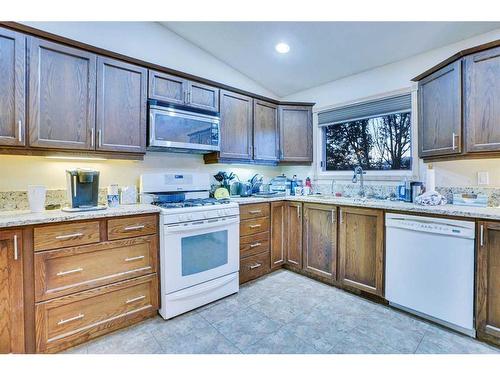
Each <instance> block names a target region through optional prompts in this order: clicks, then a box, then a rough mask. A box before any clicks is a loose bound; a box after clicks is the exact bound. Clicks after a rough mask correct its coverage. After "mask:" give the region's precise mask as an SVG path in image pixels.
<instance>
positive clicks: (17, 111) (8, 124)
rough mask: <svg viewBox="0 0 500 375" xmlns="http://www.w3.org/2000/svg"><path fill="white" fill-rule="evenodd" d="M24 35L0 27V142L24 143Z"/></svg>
mask: <svg viewBox="0 0 500 375" xmlns="http://www.w3.org/2000/svg"><path fill="white" fill-rule="evenodd" d="M25 77H26V37H25V36H24V35H23V34H19V33H17V32H14V31H10V30H7V29H1V28H0V146H24V145H25V144H26V136H25V130H26V117H25V116H26V111H25V108H26V83H25Z"/></svg>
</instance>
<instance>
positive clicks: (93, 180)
mask: <svg viewBox="0 0 500 375" xmlns="http://www.w3.org/2000/svg"><path fill="white" fill-rule="evenodd" d="M66 178H67V184H68V187H67V189H68V200H69V202H70V205H71V206H70V207H64V208H63V209H62V210H63V211H66V212H76V211H92V210H105V209H106V208H107V207H106V206H99V205H98V198H99V171H95V170H92V169H73V170H67V171H66Z"/></svg>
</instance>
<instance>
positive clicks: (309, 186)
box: [304, 177, 312, 195]
mask: <svg viewBox="0 0 500 375" xmlns="http://www.w3.org/2000/svg"><path fill="white" fill-rule="evenodd" d="M311 194H312V184H311V179H310V178H309V177H307V178H306V186H305V188H304V195H311Z"/></svg>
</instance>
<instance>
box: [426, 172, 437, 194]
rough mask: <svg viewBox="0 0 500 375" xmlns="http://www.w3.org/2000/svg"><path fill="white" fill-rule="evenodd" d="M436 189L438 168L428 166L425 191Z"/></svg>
mask: <svg viewBox="0 0 500 375" xmlns="http://www.w3.org/2000/svg"><path fill="white" fill-rule="evenodd" d="M435 190H436V170H435V169H429V168H427V173H426V175H425V191H426V192H428V191H435Z"/></svg>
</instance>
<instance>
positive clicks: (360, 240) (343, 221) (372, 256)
mask: <svg viewBox="0 0 500 375" xmlns="http://www.w3.org/2000/svg"><path fill="white" fill-rule="evenodd" d="M339 216H340V226H339V252H340V254H339V280H340V281H341V283H342V284H343V285H346V286H349V287H352V288H355V289H359V290H363V291H365V292H368V293H372V294H375V295H378V296H383V294H384V292H383V286H384V284H383V283H384V216H383V212H382V211H381V210H373V209H364V208H353V207H342V208H341V209H340V215H339Z"/></svg>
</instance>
